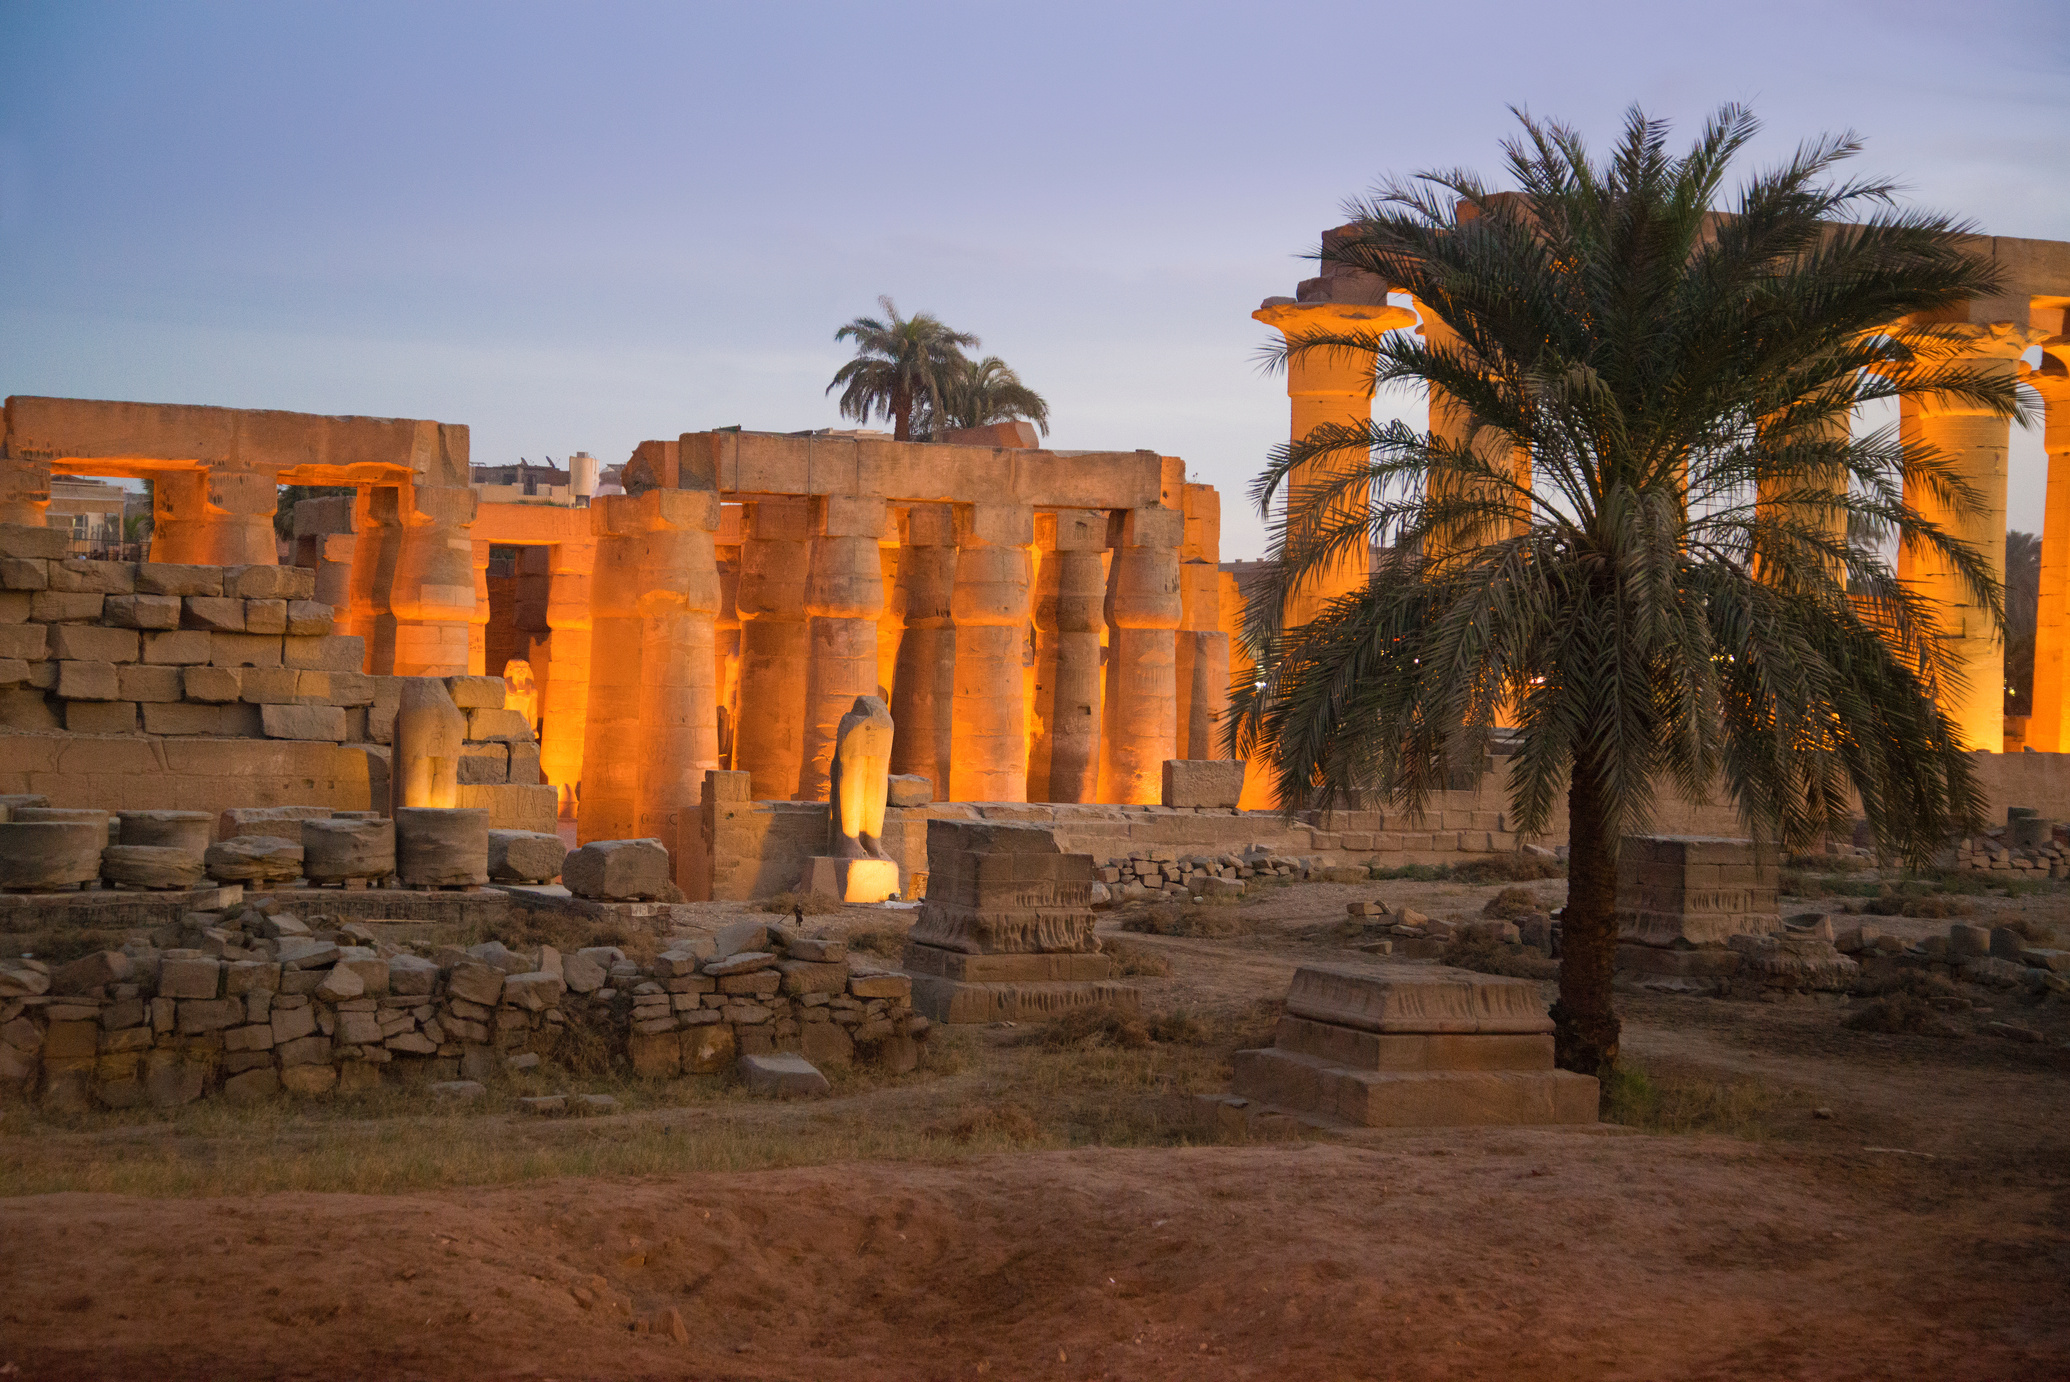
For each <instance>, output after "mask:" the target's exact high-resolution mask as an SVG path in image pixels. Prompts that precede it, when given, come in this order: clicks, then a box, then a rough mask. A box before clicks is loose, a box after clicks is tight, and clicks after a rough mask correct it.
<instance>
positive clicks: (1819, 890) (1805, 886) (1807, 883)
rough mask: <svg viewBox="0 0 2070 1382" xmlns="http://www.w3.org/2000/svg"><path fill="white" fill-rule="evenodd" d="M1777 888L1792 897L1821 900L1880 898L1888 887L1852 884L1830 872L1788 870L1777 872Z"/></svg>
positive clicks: (1870, 881)
mask: <svg viewBox="0 0 2070 1382" xmlns="http://www.w3.org/2000/svg"><path fill="white" fill-rule="evenodd" d="M1775 886H1776V891H1778V892H1783V893H1788V894H1789V895H1790V896H1791V897H1805V898H1821V897H1878V896H1881V895H1882V892H1883V889H1884V887H1885V886H1886V885H1885V884H1882V883H1878V882H1875V881H1873V880H1868V879H1863V880H1859V881H1855V882H1850V881H1848V880H1847V879H1845V878H1842V877H1839V876H1837V875H1835V874H1832V873H1829V872H1818V873H1814V872H1811V871H1809V870H1806V869H1798V868H1786V869H1782V870H1779V871H1778V872H1777V874H1776V879H1775Z"/></svg>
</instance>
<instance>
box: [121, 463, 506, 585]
mask: <svg viewBox="0 0 2070 1382" xmlns="http://www.w3.org/2000/svg"><path fill="white" fill-rule="evenodd" d="M153 488H154V489H155V488H156V487H155V486H154V487H153ZM206 492H207V504H206V506H205V511H206V513H207V515H208V523H207V537H206V538H205V539H204V541H205V544H206V551H207V553H208V555H207V557H206V559H205V562H204V564H205V565H209V566H278V565H279V564H280V544H279V539H278V538H277V537H276V536H275V535H274V532H273V515H274V512H275V511H276V510H277V509H278V508H279V507H280V474H279V472H278V471H274V470H245V469H237V470H232V469H228V468H223V467H218V468H213V469H211V470H209V472H208V482H207V491H206ZM472 516H473V510H472V509H470V510H469V517H470V518H472Z"/></svg>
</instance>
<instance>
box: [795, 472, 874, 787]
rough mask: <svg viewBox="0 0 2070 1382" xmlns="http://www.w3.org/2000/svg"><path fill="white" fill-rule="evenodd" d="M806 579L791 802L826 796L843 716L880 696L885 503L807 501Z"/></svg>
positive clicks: (836, 498) (848, 498)
mask: <svg viewBox="0 0 2070 1382" xmlns="http://www.w3.org/2000/svg"><path fill="white" fill-rule="evenodd" d="M812 525H813V535H812V553H811V559H810V565H809V575H808V576H807V578H806V582H805V613H806V617H807V621H808V622H807V624H806V638H807V643H806V659H805V743H804V748H803V750H802V751H801V752H800V754H799V765H798V785H797V793H796V798H795V799H796V800H798V801H825V800H826V799H827V769H828V766H829V765H830V764H831V763H832V762H833V758H834V749H835V747H836V744H837V741H838V738H839V734H838V730H839V728H840V724H841V717H842V716H843V715H846V714H847V713H848V712H849V710H850V709H851V708H853V707H854V705H855V698H856V697H857V696H874V695H876V694H877V620H878V619H879V618H881V617H882V616H883V614H884V562H883V558H882V557H881V556H880V555H879V544H880V543H881V542H882V540H883V536H884V501H883V500H882V499H873V498H867V497H863V496H859V495H839V494H829V495H823V496H820V497H818V498H815V499H814V500H813V501H812Z"/></svg>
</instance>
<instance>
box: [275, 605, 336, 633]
mask: <svg viewBox="0 0 2070 1382" xmlns="http://www.w3.org/2000/svg"><path fill="white" fill-rule="evenodd" d="M335 618H336V615H335V614H334V612H333V611H332V609H331V607H330V606H329V605H326V604H321V603H319V602H318V601H315V600H290V601H288V602H287V632H289V633H291V634H293V635H295V636H296V637H297V638H319V637H322V636H323V635H325V634H327V633H329V632H330V631H331V629H332V627H333V621H334V620H335Z"/></svg>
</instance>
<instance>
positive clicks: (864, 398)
mask: <svg viewBox="0 0 2070 1382" xmlns="http://www.w3.org/2000/svg"><path fill="white" fill-rule="evenodd" d="M877 303H878V305H879V306H881V307H882V308H883V309H884V318H883V319H882V320H879V319H878V318H876V317H857V318H856V319H855V320H854V321H852V322H850V323H848V325H846V326H844V327H842V328H841V329H840V330H839V331H836V332H835V333H834V339H835V340H837V341H848V340H852V341H854V342H855V358H854V359H853V360H850V361H849V362H848V363H847V364H845V365H843V366H841V368H840V369H838V370H836V371H835V372H834V382H833V383H831V384H829V385H827V392H828V393H832V392H833V391H834V390H835V389H840V390H841V416H843V417H849V418H854V419H855V420H856V421H857V422H868V421H869V420H870V417H871V415H872V414H875V415H877V416H880V417H883V418H887V419H889V420H890V422H891V424H892V436H893V437H894V438H896V439H897V440H899V441H911V440H912V439H913V420H914V416H915V414H916V412H917V411H919V410H920V409H922V408H925V409H926V410H928V411H929V412H931V413H936V414H939V413H941V412H943V411H945V403H946V399H947V394H948V390H949V388H950V386H951V384H952V382H953V381H954V379H955V378H956V376H957V372H958V371H959V370H960V369H961V368H962V367H963V366H964V365H965V364H966V363H967V361H966V360H965V359H964V356H963V348H964V347H965V346H975V345H976V344H977V343H978V338H977V337H975V336H972V335H969V334H967V333H965V332H961V331H951V330H950V329H949V328H948V327H946V326H944V325H942V323H941V322H940V321H939V320H938V319H937V318H935V317H934V316H932V315H931V314H929V313H926V312H919V313H915V314H914V315H913V316H910V317H901V316H900V315H899V314H898V308H897V306H896V305H894V304H893V303H892V301H891V299H890V298H888V297H880V298H878V299H877Z"/></svg>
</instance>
